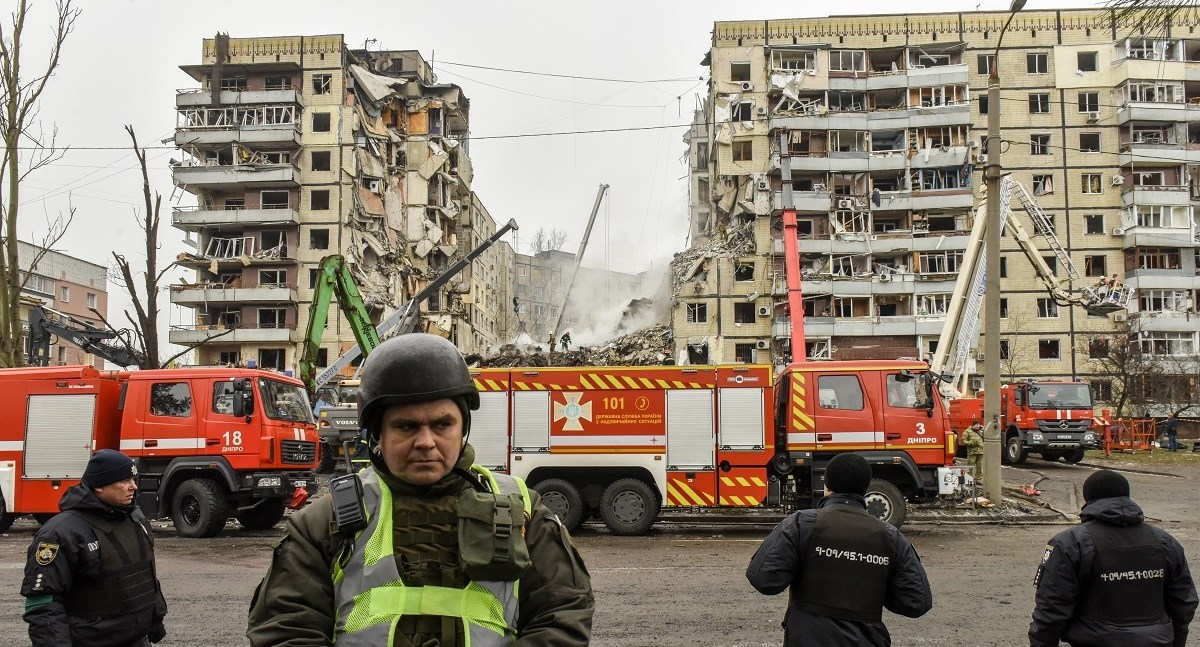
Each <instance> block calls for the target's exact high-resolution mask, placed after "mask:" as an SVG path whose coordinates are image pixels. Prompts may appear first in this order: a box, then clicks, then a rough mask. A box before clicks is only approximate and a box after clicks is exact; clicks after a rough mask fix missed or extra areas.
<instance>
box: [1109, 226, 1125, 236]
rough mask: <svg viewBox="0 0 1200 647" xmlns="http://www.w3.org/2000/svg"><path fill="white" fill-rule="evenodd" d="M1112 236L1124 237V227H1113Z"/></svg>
mask: <svg viewBox="0 0 1200 647" xmlns="http://www.w3.org/2000/svg"><path fill="white" fill-rule="evenodd" d="M1112 235H1114V236H1124V235H1125V228H1124V227H1113V230H1112Z"/></svg>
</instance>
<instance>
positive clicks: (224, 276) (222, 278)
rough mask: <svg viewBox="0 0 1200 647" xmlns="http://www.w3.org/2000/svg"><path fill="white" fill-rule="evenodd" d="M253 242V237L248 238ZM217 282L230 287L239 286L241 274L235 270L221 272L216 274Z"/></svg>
mask: <svg viewBox="0 0 1200 647" xmlns="http://www.w3.org/2000/svg"><path fill="white" fill-rule="evenodd" d="M249 240H251V241H252V242H253V239H249ZM216 282H217V283H219V284H221V285H229V286H232V287H235V288H236V287H241V285H242V275H241V274H239V273H237V272H222V273H220V274H218V275H217V281H216Z"/></svg>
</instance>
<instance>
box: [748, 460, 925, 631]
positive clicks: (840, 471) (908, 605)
mask: <svg viewBox="0 0 1200 647" xmlns="http://www.w3.org/2000/svg"><path fill="white" fill-rule="evenodd" d="M870 483H871V465H870V464H869V463H867V461H866V459H864V458H863V457H862V456H860V455H858V454H850V453H846V454H838V455H837V456H835V457H834V458H833V460H831V461H829V466H828V467H827V468H826V470H825V498H824V499H822V500H821V503H820V505H819V506H818V507H817V509H816V510H801V511H799V512H796V513H794V514H792V515H791V516H789V517H788V518H787V519H784V520H783V521H782V522H780V524H779V525H778V526H776V527H775V529H774V530H773V531H771V534H770V535H768V536H767V538H766V539H765V540H763V543H762V545H761V546H759V548H758V551H757V552H756V553H754V557H753V558H751V560H750V566H749V568H747V569H746V578H747V579H748V580H750V584H751V585H752V586H754V588H755V589H757V590H758V591H759V592H760V593H765V594H766V595H776V594H778V593H782V592H783V591H784V590H785V589H789V588H790V589H791V591H790V595H789V599H788V608H787V613H786V616H785V618H784V623H783V626H784V645H785V646H786V647H793V646H798V645H822V647H826V646H830V647H836V646H839V645H845V646H847V647H851V646H853V647H858V646H860V645H875V646H879V647H883V646H886V645H890V644H891V636H890V635H889V634H888V631H887V627H886V626H884V624H883V610H884V609H885V608H886V609H887V610H889V611H891V612H892V613H898V614H900V615H903V616H907V617H909V618H919V617H921V616H923V615H925V613H926V612H927V611H929V610H930V609H931V608H933V593H932V592H931V591H930V589H929V578H928V577H926V575H925V567H924V566H922V565H921V558H920V557H919V556H917V551H916V550H915V549H914V548H913V547H912V544H910V543H908V539H906V538H905V537H904V535H903V534H901V533H900V531H899V530H897V529H896V528H894V527H892V526H891V525H889V524H886V523H884V522H882V521H880V520H878V519H876V518H875V517H872V516H871V515H870V514H868V513H867V510H866V500H865V496H866V493H867V489H868V488H869V487H870Z"/></svg>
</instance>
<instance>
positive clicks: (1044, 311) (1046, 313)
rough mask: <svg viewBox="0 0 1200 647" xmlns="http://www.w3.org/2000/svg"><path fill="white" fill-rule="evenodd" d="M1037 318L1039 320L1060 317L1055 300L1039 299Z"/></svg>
mask: <svg viewBox="0 0 1200 647" xmlns="http://www.w3.org/2000/svg"><path fill="white" fill-rule="evenodd" d="M1037 313H1038V314H1037V316H1038V318H1039V319H1053V318H1057V317H1058V304H1057V303H1055V302H1054V299H1050V298H1039V299H1038V300H1037Z"/></svg>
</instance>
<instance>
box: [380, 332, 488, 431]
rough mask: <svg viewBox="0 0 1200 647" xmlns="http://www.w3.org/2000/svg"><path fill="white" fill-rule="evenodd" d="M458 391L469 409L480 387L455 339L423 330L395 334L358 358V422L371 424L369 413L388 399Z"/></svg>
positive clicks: (401, 400) (399, 401)
mask: <svg viewBox="0 0 1200 647" xmlns="http://www.w3.org/2000/svg"><path fill="white" fill-rule="evenodd" d="M458 396H462V399H463V401H464V402H465V404H466V406H467V409H468V410H475V409H478V408H479V391H478V390H476V389H475V381H474V380H473V379H471V372H470V371H469V370H468V369H467V363H466V362H465V361H463V357H462V354H460V353H459V352H458V349H457V348H455V347H454V344H452V343H450V342H449V341H447V340H446V339H443V338H441V337H438V336H437V335H430V334H428V333H411V334H407V335H398V336H396V337H392V338H391V339H388V340H386V341H384V342H383V343H382V344H380V345H379V346H377V347H376V348H375V350H374V351H372V352H371V354H370V355H368V356H367V359H366V360H365V361H363V366H362V379H361V381H360V382H359V386H358V420H359V424H361V425H362V426H364V427H373V426H374V424H373V421H374V419H376V418H378V417H379V416H380V415H381V414H382V413H383V410H384V409H385V408H387V407H389V406H391V405H393V404H411V403H416V402H432V401H433V400H441V399H442V398H457V397H458ZM464 413H465V412H464ZM377 431H378V430H376V429H372V432H377Z"/></svg>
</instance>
